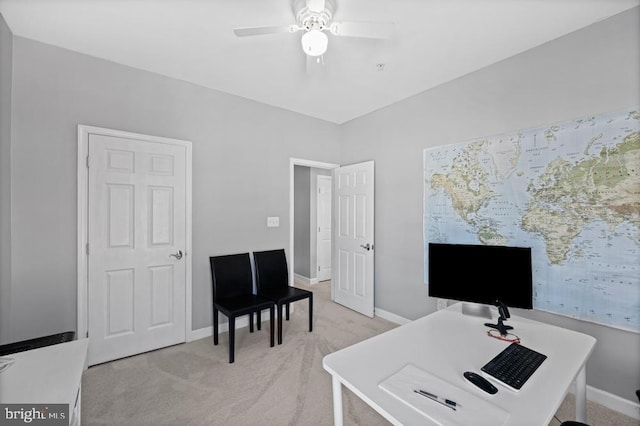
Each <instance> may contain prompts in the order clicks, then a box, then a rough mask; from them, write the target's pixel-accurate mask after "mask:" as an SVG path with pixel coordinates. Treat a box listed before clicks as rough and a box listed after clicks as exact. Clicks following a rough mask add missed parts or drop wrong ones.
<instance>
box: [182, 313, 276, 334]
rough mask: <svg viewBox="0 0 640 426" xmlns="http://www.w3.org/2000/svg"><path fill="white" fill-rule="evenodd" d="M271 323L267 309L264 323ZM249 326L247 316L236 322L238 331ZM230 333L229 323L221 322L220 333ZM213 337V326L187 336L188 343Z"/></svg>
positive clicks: (264, 314)
mask: <svg viewBox="0 0 640 426" xmlns="http://www.w3.org/2000/svg"><path fill="white" fill-rule="evenodd" d="M265 321H269V310H268V309H267V310H266V311H265V312H263V313H262V322H263V323H264V322H265ZM248 326H249V316H248V315H245V316H243V317H241V318H238V319H237V320H236V330H237V329H239V328H245V327H248ZM228 331H229V323H228V322H221V323H220V324H219V325H218V333H226V332H228ZM211 336H213V326H209V327H203V328H199V329H197V330H192V331H191V333H189V335H188V336H187V342H193V341H194V340H200V339H204V338H205V337H211Z"/></svg>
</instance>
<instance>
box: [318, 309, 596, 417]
mask: <svg viewBox="0 0 640 426" xmlns="http://www.w3.org/2000/svg"><path fill="white" fill-rule="evenodd" d="M461 305H462V304H461V303H458V304H455V305H452V306H450V307H448V308H447V309H443V310H440V311H437V312H435V313H433V314H431V315H428V316H425V317H423V318H420V319H418V320H415V321H413V322H411V323H409V324H406V325H403V326H401V327H398V328H396V329H393V330H391V331H388V332H386V333H383V334H380V335H378V336H375V337H372V338H370V339H368V340H365V341H363V342H360V343H358V344H355V345H353V346H350V347H348V348H345V349H342V350H340V351H337V352H334V353H332V354H329V355H327V356H325V357H324V359H323V367H324V369H325V370H327V371H328V372H329V373H330V374H331V375H332V380H333V404H334V422H335V424H336V425H342V420H343V415H342V385H344V386H346V387H347V388H348V389H350V390H351V391H352V392H353V393H355V394H356V395H357V396H358V397H360V398H361V399H362V400H363V401H365V402H366V403H367V404H369V405H370V406H371V407H373V408H374V409H375V410H376V411H377V412H378V413H380V414H381V415H382V416H384V417H385V418H386V419H387V420H389V421H390V422H391V423H393V424H396V425H401V424H402V425H418V424H437V423H435V422H433V421H431V420H430V419H429V418H427V417H425V415H423V414H421V413H420V412H419V411H416V410H415V409H414V408H412V407H410V406H409V405H406V404H405V403H404V402H402V401H401V400H399V399H397V398H396V397H394V396H392V395H390V394H389V393H387V392H386V391H384V390H382V389H381V388H380V387H379V386H378V385H379V384H380V383H381V382H383V381H385V379H387V378H389V377H391V376H393V375H394V374H395V373H397V372H398V371H400V370H401V369H402V368H403V367H405V366H406V365H408V364H411V365H413V366H415V367H417V368H418V369H420V370H422V371H425V372H428V373H431V374H433V375H435V376H437V377H439V378H440V379H442V380H444V381H445V382H446V383H447V384H449V385H451V386H453V387H455V389H458V390H459V392H458V394H459V395H455V394H454V395H443V396H445V397H447V398H450V399H454V400H455V398H463V399H464V396H465V395H466V396H467V397H468V398H475V397H479V398H482V399H483V400H485V401H487V402H490V403H491V404H493V405H494V406H497V407H499V409H502V410H505V411H507V412H508V414H509V416H508V419H507V420H506V422H505V423H504V424H506V425H514V426H515V425H518V426H521V425H535V426H540V425H547V424H549V422H550V421H551V419H552V418H553V415H554V414H555V412H556V411H557V410H558V408H559V406H560V404H561V403H562V401H563V400H564V397H565V396H566V394H567V391H568V390H569V387H570V386H571V384H572V382H574V381H575V385H576V389H575V390H576V420H578V421H586V375H585V369H584V367H585V363H586V362H587V359H588V358H589V356H590V355H591V352H592V350H593V348H594V346H595V343H596V339H595V338H593V337H592V336H588V335H586V334H582V333H578V332H575V331H571V330H566V329H563V328H559V327H555V326H552V325H548V324H543V323H540V322H536V321H532V320H529V319H526V318H521V317H516V316H512V317H511V318H510V319H509V320H508V321H507V322H506V324H508V325H511V326H514V327H515V328H514V330H511V331H512V332H513V333H515V334H516V335H518V336H519V337H520V338H521V340H522V345H524V346H527V347H529V348H531V349H534V350H536V351H538V352H541V353H543V354H545V355H547V357H548V358H547V359H546V360H545V361H544V362H543V363H542V365H541V366H540V368H538V370H537V371H536V372H535V373H534V374H533V376H531V378H530V379H529V380H528V381H527V382H526V383H525V384H524V386H523V387H522V389H521V390H520V391H519V392H514V391H512V390H510V389H508V388H506V387H505V386H503V385H499V384H496V387H497V388H498V389H499V391H498V393H496V394H495V395H490V394H488V393H486V392H484V391H482V390H481V389H480V388H478V387H476V386H475V385H473V384H471V383H470V382H469V381H467V380H466V379H465V378H464V377H463V373H464V372H465V371H475V372H476V373H480V368H481V367H482V366H483V365H484V364H486V363H487V362H488V361H489V360H491V359H492V358H493V357H494V356H495V355H497V354H498V353H499V352H500V351H501V350H502V349H504V348H505V347H507V346H508V345H509V343H508V342H504V341H501V340H498V339H494V338H491V337H488V336H487V334H486V330H487V328H486V327H485V326H484V323H485V322H487V320H486V319H484V318H479V317H472V316H467V315H463V314H462V313H461V312H460V309H461ZM495 318H497V315H496V313H495V312H494V320H493V321H492V322H495V321H496V320H495ZM493 383H497V382H493ZM428 385H429V384H428V383H425V387H428ZM449 392H451V391H449ZM454 393H455V392H454ZM469 394H471V397H469ZM425 399H426V398H425ZM431 402H432V401H431ZM458 402H460V401H458ZM481 402H482V401H481ZM433 405H434V410H436V409H440V410H443V409H444V410H445V411H446V410H448V409H447V408H446V407H444V408H443V407H441V406H439V404H437V403H433ZM462 408H464V407H462ZM462 408H461V409H462ZM487 422H488V421H487V419H485V421H484V422H483V413H482V412H479V413H477V422H476V423H475V424H477V425H481V424H486V423H487Z"/></svg>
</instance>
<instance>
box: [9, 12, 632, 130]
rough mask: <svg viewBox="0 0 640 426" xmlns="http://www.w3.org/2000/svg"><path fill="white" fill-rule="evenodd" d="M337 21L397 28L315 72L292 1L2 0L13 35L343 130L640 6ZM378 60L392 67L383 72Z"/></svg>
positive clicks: (353, 45)
mask: <svg viewBox="0 0 640 426" xmlns="http://www.w3.org/2000/svg"><path fill="white" fill-rule="evenodd" d="M336 2H337V9H336V11H335V14H334V20H335V21H369V22H372V21H373V22H393V23H394V24H395V31H394V33H393V36H392V37H391V38H390V39H388V40H372V39H362V38H347V37H335V36H332V35H329V48H328V51H327V53H326V54H325V55H324V67H323V69H322V70H321V71H317V70H315V71H314V72H312V73H307V72H306V70H305V68H306V56H305V55H304V53H303V52H302V49H301V47H300V37H301V35H302V33H300V32H298V33H295V34H286V33H283V34H276V35H267V36H259V37H245V38H237V37H235V36H234V34H233V29H234V28H236V27H250V26H266V25H287V24H290V23H294V16H293V12H292V8H291V0H0V13H2V15H3V16H4V18H5V20H6V21H7V23H8V25H9V27H10V28H11V30H12V31H13V33H14V35H17V36H21V37H26V38H29V39H33V40H37V41H41V42H44V43H48V44H52V45H55V46H60V47H63V48H66V49H70V50H74V51H77V52H81V53H85V54H87V55H92V56H96V57H99V58H104V59H108V60H111V61H114V62H118V63H121V64H125V65H128V66H131V67H135V68H140V69H144V70H148V71H153V72H156V73H159V74H163V75H166V76H169V77H173V78H177V79H180V80H184V81H189V82H193V83H195V84H198V85H201V86H205V87H209V88H212V89H216V90H220V91H223V92H227V93H231V94H235V95H238V96H242V97H245V98H249V99H254V100H256V101H259V102H263V103H266V104H269V105H273V106H277V107H280V108H284V109H287V110H291V111H296V112H299V113H301V114H306V115H309V116H312V117H317V118H320V119H323V120H328V121H331V122H334V123H344V122H346V121H349V120H351V119H353V118H356V117H359V116H361V115H364V114H366V113H368V112H371V111H374V110H376V109H379V108H382V107H384V106H386V105H389V104H392V103H394V102H397V101H399V100H401V99H404V98H406V97H408V96H411V95H414V94H417V93H419V92H422V91H424V90H427V89H429V88H432V87H434V86H437V85H440V84H442V83H444V82H447V81H450V80H452V79H455V78H457V77H460V76H462V75H465V74H468V73H470V72H473V71H475V70H477V69H480V68H483V67H486V66H487V65H490V64H493V63H496V62H498V61H500V60H503V59H505V58H508V57H510V56H513V55H516V54H518V53H520V52H523V51H525V50H528V49H531V48H532V47H535V46H539V45H541V44H543V43H545V42H548V41H550V40H553V39H556V38H558V37H561V36H563V35H565V34H568V33H570V32H572V31H575V30H578V29H580V28H582V27H585V26H588V25H590V24H592V23H594V22H597V21H600V20H602V19H605V18H607V17H610V16H613V15H615V14H617V13H620V12H622V11H624V10H627V9H630V8H632V7H634V6H638V5H640V0H336ZM378 64H384V69H383V70H382V71H380V70H378V66H377V65H378Z"/></svg>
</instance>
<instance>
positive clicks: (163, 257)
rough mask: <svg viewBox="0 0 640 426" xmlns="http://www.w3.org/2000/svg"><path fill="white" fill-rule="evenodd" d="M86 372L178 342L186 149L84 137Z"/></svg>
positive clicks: (182, 304)
mask: <svg viewBox="0 0 640 426" xmlns="http://www.w3.org/2000/svg"><path fill="white" fill-rule="evenodd" d="M88 145H89V148H88V149H89V157H88V158H89V159H88V165H89V186H88V198H89V202H88V241H89V245H88V253H89V255H88V311H89V312H88V318H89V324H88V331H89V353H88V362H89V365H93V364H97V363H101V362H105V361H110V360H113V359H117V358H122V357H126V356H130V355H134V354H138V353H142V352H145V351H149V350H153V349H157V348H161V347H165V346H169V345H173V344H176V343H180V342H184V341H185V281H186V266H185V264H186V262H185V260H184V256H185V255H186V253H185V248H186V245H185V243H186V232H187V228H186V219H187V218H186V211H187V209H186V164H187V163H186V159H187V154H186V147H185V146H184V145H172V144H169V143H157V142H150V141H147V140H138V139H135V138H125V137H114V136H105V135H99V134H90V135H89V143H88Z"/></svg>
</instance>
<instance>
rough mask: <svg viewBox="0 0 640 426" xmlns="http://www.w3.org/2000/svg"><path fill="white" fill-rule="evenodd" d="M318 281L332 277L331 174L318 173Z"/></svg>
mask: <svg viewBox="0 0 640 426" xmlns="http://www.w3.org/2000/svg"><path fill="white" fill-rule="evenodd" d="M317 186H318V191H317V194H318V201H317V207H318V217H317V222H318V238H317V242H318V248H317V257H318V261H317V263H318V274H317V278H318V281H326V280H330V279H331V176H323V175H318V182H317Z"/></svg>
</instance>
